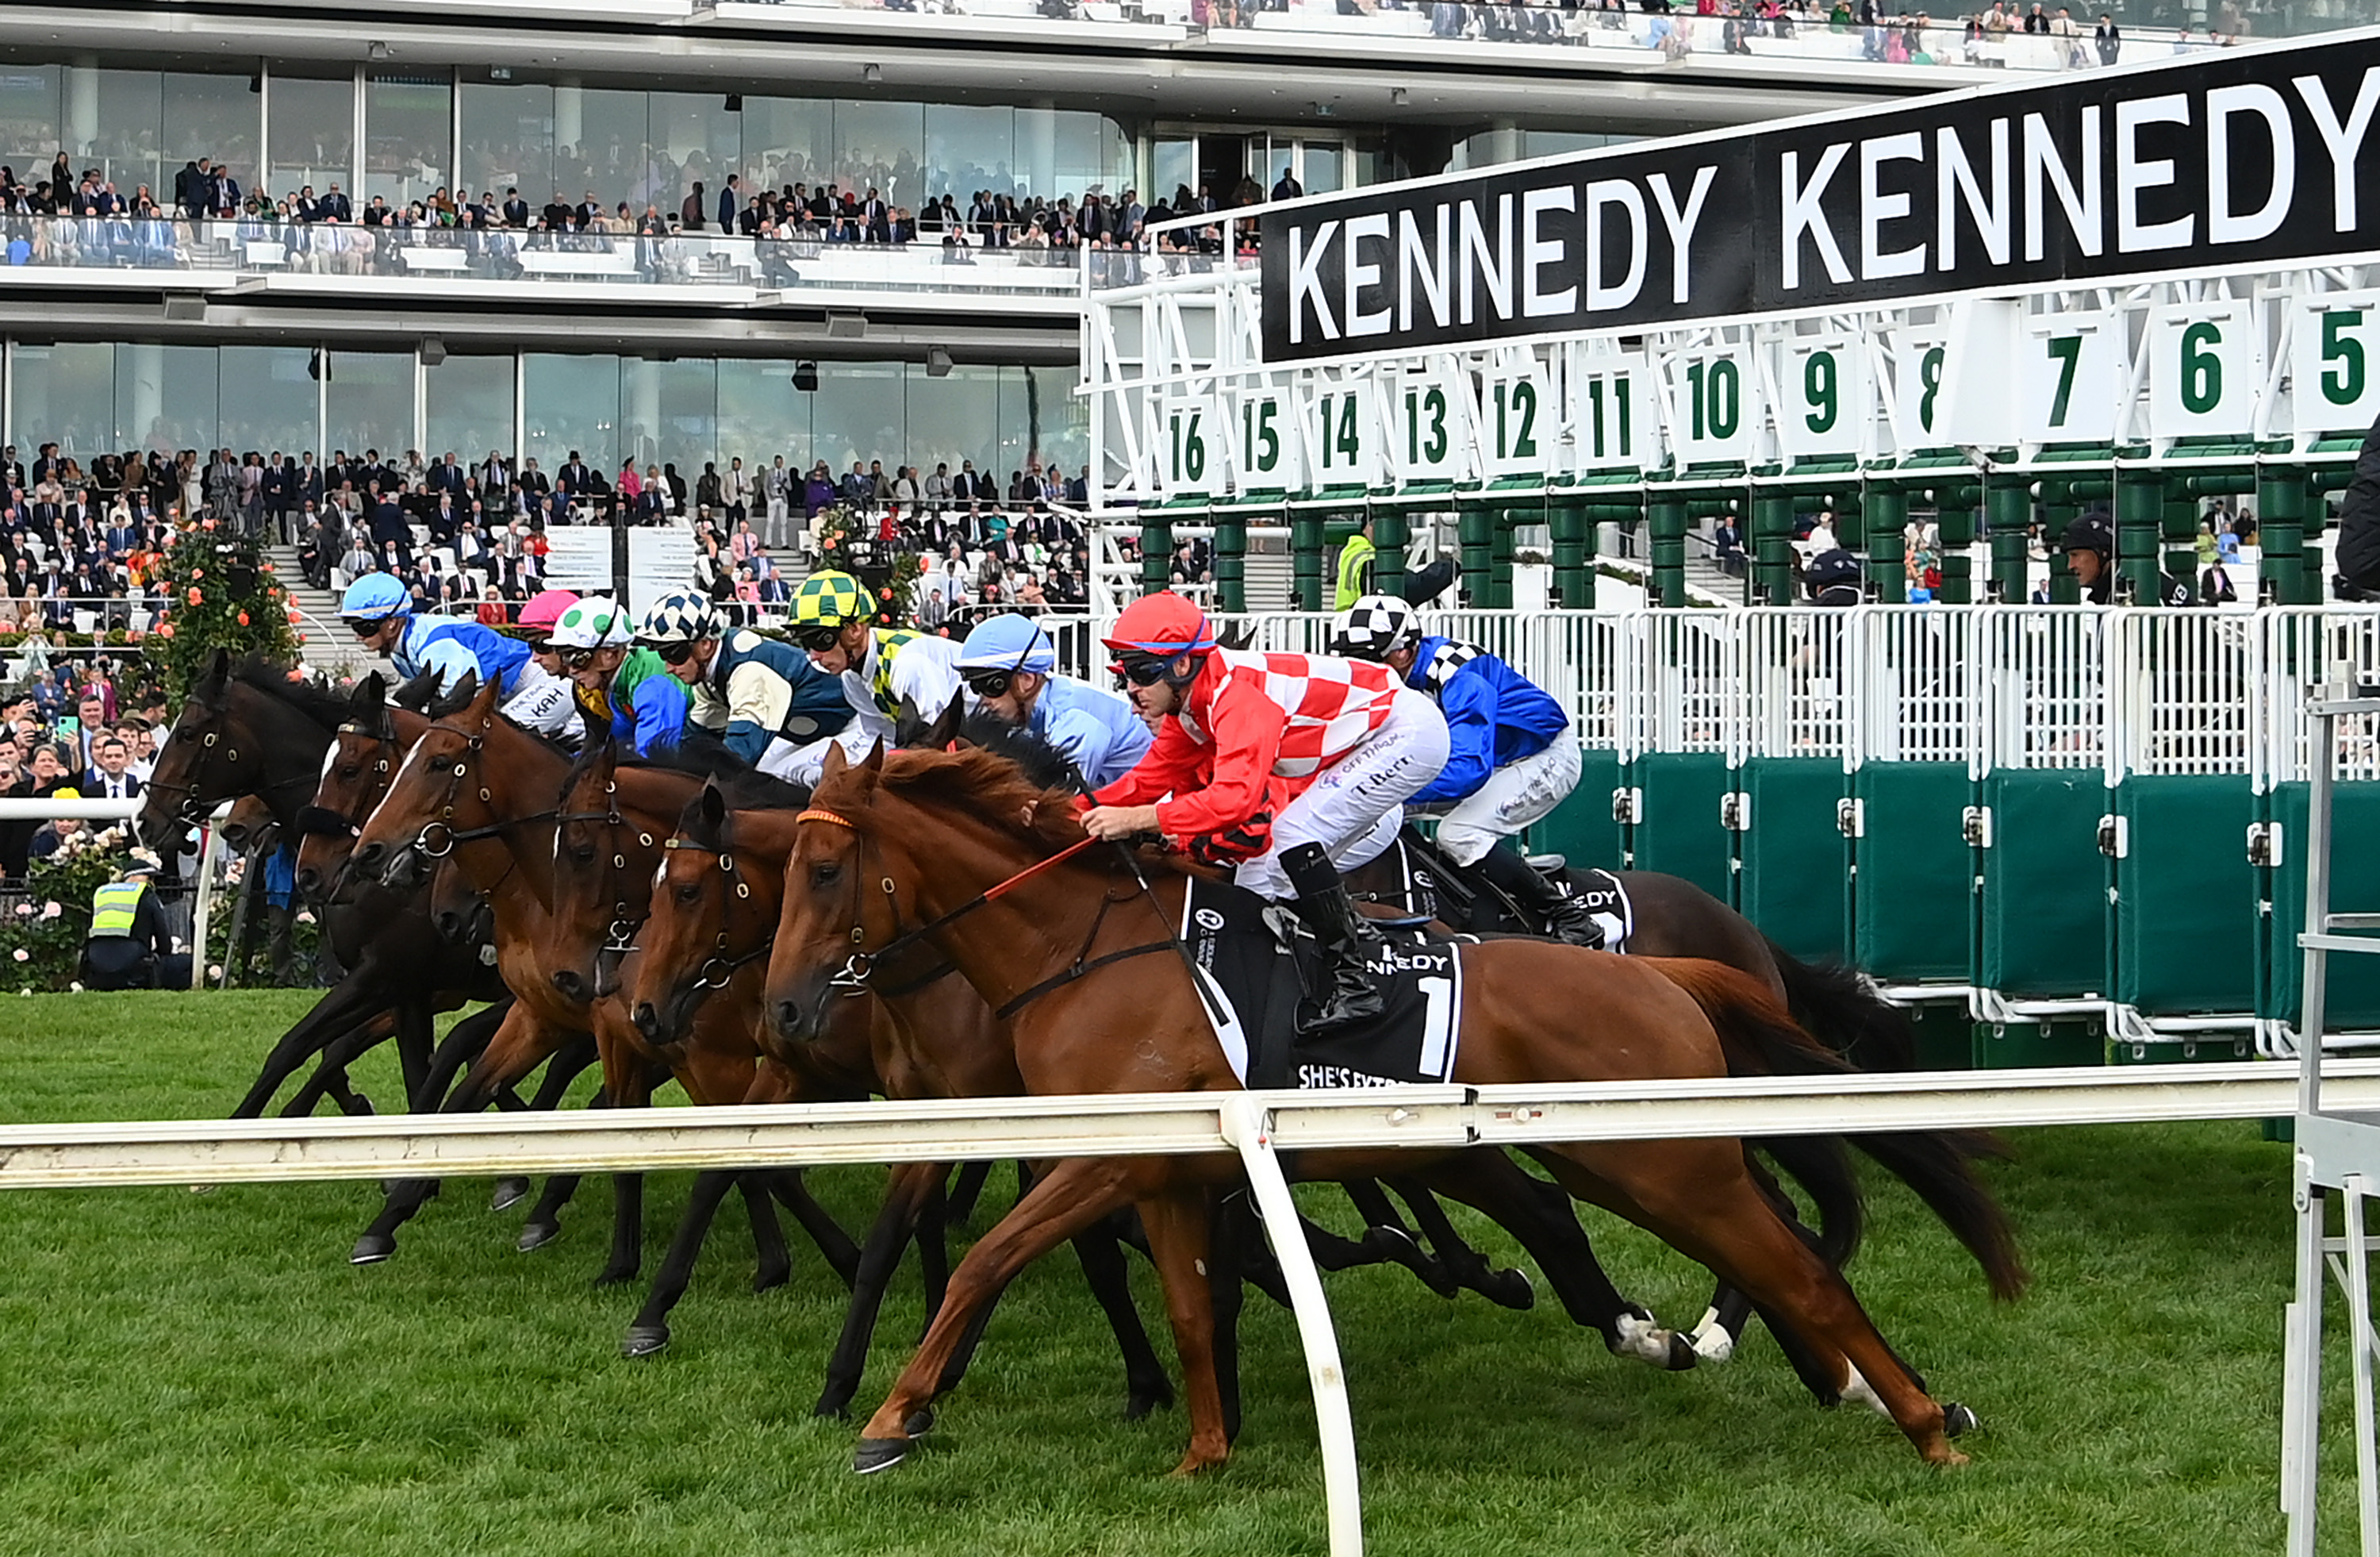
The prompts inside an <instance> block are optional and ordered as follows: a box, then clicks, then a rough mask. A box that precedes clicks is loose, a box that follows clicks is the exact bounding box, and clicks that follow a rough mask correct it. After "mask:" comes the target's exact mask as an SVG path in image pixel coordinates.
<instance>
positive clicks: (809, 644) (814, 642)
mask: <svg viewBox="0 0 2380 1557" xmlns="http://www.w3.org/2000/svg"><path fill="white" fill-rule="evenodd" d="M793 639H794V647H795V648H796V649H801V650H806V651H808V652H810V653H813V654H822V653H824V652H826V651H828V650H830V649H832V648H833V647H834V646H835V645H836V644H837V643H839V642H841V641H842V639H843V626H842V624H841V623H829V622H820V623H818V624H817V625H816V626H807V627H795V629H794V632H793Z"/></svg>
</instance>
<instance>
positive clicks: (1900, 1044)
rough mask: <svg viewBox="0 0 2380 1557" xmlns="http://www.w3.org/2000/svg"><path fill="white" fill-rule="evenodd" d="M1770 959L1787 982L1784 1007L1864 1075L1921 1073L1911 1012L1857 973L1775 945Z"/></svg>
mask: <svg viewBox="0 0 2380 1557" xmlns="http://www.w3.org/2000/svg"><path fill="white" fill-rule="evenodd" d="M1768 955H1769V956H1770V957H1771V958H1772V959H1773V960H1774V961H1775V962H1776V964H1777V973H1778V977H1779V978H1780V979H1783V980H1784V983H1785V1004H1787V1005H1788V1006H1790V1007H1791V1009H1792V1012H1793V1019H1794V1020H1795V1021H1797V1022H1799V1023H1801V1024H1802V1026H1803V1028H1806V1029H1807V1030H1808V1031H1809V1033H1810V1035H1811V1036H1812V1037H1814V1038H1815V1039H1817V1040H1818V1041H1819V1042H1821V1043H1824V1044H1825V1045H1826V1046H1827V1047H1828V1048H1829V1049H1832V1050H1833V1051H1834V1052H1836V1053H1838V1054H1840V1055H1841V1056H1842V1057H1843V1058H1845V1059H1847V1060H1849V1061H1850V1062H1851V1063H1852V1064H1855V1065H1857V1066H1858V1067H1859V1068H1860V1069H1862V1070H1865V1071H1906V1070H1915V1069H1916V1068H1917V1035H1916V1033H1915V1032H1913V1031H1912V1030H1911V1025H1910V1020H1909V1013H1908V1012H1906V1011H1905V1010H1903V1009H1901V1008H1900V1006H1898V1005H1895V1004H1892V1003H1891V1002H1889V1001H1887V1000H1883V999H1880V998H1878V997H1877V995H1876V991H1874V990H1872V989H1870V988H1869V987H1868V983H1867V980H1866V979H1864V978H1863V977H1861V975H1860V971H1859V969H1857V968H1855V967H1843V966H1842V965H1841V964H1840V963H1831V962H1825V963H1807V962H1800V961H1797V960H1796V959H1795V958H1793V957H1792V956H1791V955H1789V954H1788V953H1787V952H1786V951H1785V949H1784V948H1783V947H1781V946H1779V945H1778V944H1777V943H1776V942H1774V941H1771V942H1769V943H1768Z"/></svg>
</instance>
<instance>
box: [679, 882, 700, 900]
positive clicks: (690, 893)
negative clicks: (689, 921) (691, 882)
mask: <svg viewBox="0 0 2380 1557" xmlns="http://www.w3.org/2000/svg"><path fill="white" fill-rule="evenodd" d="M677 900H678V901H679V902H680V903H698V902H700V901H701V900H702V889H701V888H700V887H698V886H685V887H680V888H678V889H677Z"/></svg>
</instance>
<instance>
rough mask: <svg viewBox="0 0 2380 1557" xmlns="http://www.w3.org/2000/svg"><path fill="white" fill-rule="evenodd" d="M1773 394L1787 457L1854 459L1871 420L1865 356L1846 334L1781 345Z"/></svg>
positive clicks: (1872, 411)
mask: <svg viewBox="0 0 2380 1557" xmlns="http://www.w3.org/2000/svg"><path fill="white" fill-rule="evenodd" d="M1777 383H1778V389H1777V392H1778V394H1779V395H1781V396H1782V397H1783V404H1781V405H1780V406H1779V407H1778V412H1777V436H1778V440H1779V442H1780V443H1782V444H1784V446H1785V452H1786V453H1787V454H1789V455H1821V454H1859V453H1862V452H1863V449H1862V443H1863V439H1864V434H1865V433H1866V432H1867V430H1868V428H1869V427H1870V426H1871V425H1872V424H1873V423H1874V422H1875V420H1876V407H1875V402H1874V395H1873V393H1872V391H1871V390H1870V389H1869V387H1868V371H1867V352H1866V350H1865V349H1864V347H1862V346H1861V344H1860V343H1859V342H1858V341H1856V340H1853V339H1852V338H1851V337H1850V336H1848V335H1811V336H1802V337H1798V338H1795V339H1791V340H1788V341H1786V342H1785V343H1784V344H1783V347H1782V355H1781V359H1780V361H1779V373H1778V381H1777Z"/></svg>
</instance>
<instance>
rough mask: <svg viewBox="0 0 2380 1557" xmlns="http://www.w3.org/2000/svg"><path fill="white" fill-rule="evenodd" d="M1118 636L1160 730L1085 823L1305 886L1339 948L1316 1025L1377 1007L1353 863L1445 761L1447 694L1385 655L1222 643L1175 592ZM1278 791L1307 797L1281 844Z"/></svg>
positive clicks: (1328, 944)
mask: <svg viewBox="0 0 2380 1557" xmlns="http://www.w3.org/2000/svg"><path fill="white" fill-rule="evenodd" d="M1104 641H1105V642H1106V644H1107V646H1108V647H1109V648H1110V649H1111V650H1113V651H1115V655H1116V663H1115V670H1116V673H1117V674H1118V675H1122V676H1123V678H1124V680H1125V682H1126V683H1128V684H1129V685H1128V691H1127V695H1128V696H1129V697H1130V698H1131V699H1132V702H1133V706H1134V707H1135V709H1137V710H1139V711H1140V715H1141V717H1142V718H1143V719H1144V720H1147V721H1149V722H1150V723H1151V724H1155V725H1156V728H1157V738H1156V740H1155V742H1154V743H1152V744H1151V745H1150V747H1149V748H1148V755H1147V756H1146V757H1144V758H1142V759H1141V760H1140V763H1139V765H1138V766H1137V767H1135V768H1134V769H1133V771H1132V772H1129V773H1126V774H1125V775H1124V776H1123V778H1121V779H1119V780H1117V781H1116V782H1115V783H1114V784H1111V785H1108V786H1107V787H1106V788H1105V789H1102V790H1100V791H1099V793H1098V795H1097V796H1095V797H1094V798H1095V799H1096V800H1097V802H1098V804H1097V805H1096V806H1095V807H1094V809H1091V810H1090V811H1088V812H1087V813H1086V814H1085V815H1084V818H1083V825H1084V826H1085V827H1086V828H1087V829H1088V830H1089V831H1090V832H1091V833H1094V834H1095V835H1097V836H1099V837H1102V838H1123V837H1129V836H1130V835H1132V834H1133V833H1152V832H1154V833H1164V834H1165V835H1166V836H1167V837H1169V838H1172V839H1176V840H1180V841H1182V842H1184V844H1185V845H1189V846H1190V847H1191V851H1192V852H1193V853H1194V854H1196V855H1199V856H1200V857H1201V858H1209V859H1217V858H1228V857H1231V856H1233V855H1237V856H1241V857H1243V858H1240V859H1239V863H1238V866H1237V869H1236V872H1235V874H1236V879H1237V880H1238V882H1239V883H1240V885H1242V886H1244V887H1246V888H1248V889H1249V890H1251V891H1253V892H1256V893H1257V894H1260V895H1262V896H1265V897H1269V898H1274V899H1276V900H1278V899H1281V898H1284V897H1290V896H1292V895H1293V896H1294V898H1295V902H1296V908H1297V913H1298V917H1299V918H1302V919H1304V920H1305V923H1306V925H1307V927H1308V928H1309V929H1311V930H1312V931H1314V934H1315V938H1316V939H1317V940H1318V941H1319V942H1320V943H1322V946H1323V949H1324V951H1325V952H1326V953H1327V954H1328V956H1329V968H1330V993H1329V995H1328V996H1327V997H1326V998H1325V999H1323V1000H1322V1001H1321V1002H1320V1003H1319V1009H1318V1010H1317V1011H1316V1012H1315V1013H1314V1016H1313V1019H1312V1021H1311V1022H1310V1023H1308V1024H1307V1026H1309V1027H1312V1028H1323V1027H1331V1026H1337V1025H1340V1024H1342V1023H1348V1022H1357V1021H1364V1020H1368V1019H1370V1018H1372V1017H1375V1016H1378V1015H1379V1014H1380V1012H1381V1010H1382V1008H1383V1002H1382V1000H1381V997H1380V992H1379V991H1378V989H1377V988H1375V987H1374V986H1373V984H1372V981H1371V978H1370V976H1369V975H1368V974H1367V973H1366V970H1365V967H1364V953H1363V947H1362V941H1363V939H1364V937H1365V934H1366V932H1365V931H1364V930H1363V927H1362V925H1361V924H1360V922H1359V921H1358V919H1357V918H1356V915H1355V906H1354V904H1353V903H1352V902H1350V901H1349V900H1348V897H1347V889H1346V887H1345V886H1344V885H1343V884H1342V882H1340V880H1339V872H1340V871H1341V870H1346V869H1351V868H1353V867H1354V866H1357V865H1361V864H1363V863H1364V862H1365V861H1366V860H1368V859H1371V858H1375V857H1377V856H1378V854H1379V853H1380V851H1381V850H1383V849H1385V848H1387V847H1388V846H1389V844H1390V841H1391V840H1393V839H1394V838H1395V836H1396V831H1397V828H1398V827H1399V825H1401V824H1402V822H1403V808H1404V803H1405V801H1406V800H1408V799H1410V798H1412V797H1414V796H1415V795H1416V794H1418V793H1419V792H1420V791H1421V789H1422V788H1423V786H1424V785H1427V784H1428V783H1429V781H1430V780H1431V779H1433V778H1435V777H1437V776H1438V772H1439V769H1440V768H1441V767H1443V766H1444V765H1445V763H1446V754H1447V736H1446V721H1445V720H1444V719H1443V718H1441V717H1440V716H1439V712H1438V707H1437V705H1436V704H1434V703H1432V702H1431V701H1430V700H1429V699H1427V698H1426V697H1424V696H1422V695H1421V694H1420V693H1419V692H1415V691H1413V690H1412V689H1410V688H1408V687H1403V686H1400V685H1399V684H1398V682H1397V678H1396V677H1395V676H1394V675H1390V673H1389V672H1388V671H1387V670H1386V669H1385V668H1383V667H1381V666H1379V665H1369V664H1365V663H1360V662H1358V661H1354V660H1342V659H1333V658H1330V657H1327V656H1324V655H1319V654H1251V653H1242V652H1239V651H1233V650H1226V649H1221V648H1219V647H1217V645H1216V642H1215V635H1214V633H1213V632H1212V631H1211V630H1210V629H1209V628H1208V625H1207V618H1206V616H1205V614H1203V613H1201V612H1200V611H1199V609H1198V608H1197V607H1196V605H1193V604H1192V603H1191V602H1189V601H1187V600H1184V598H1183V597H1182V596H1180V595H1177V594H1174V593H1172V591H1170V590H1167V591H1163V592H1160V593H1158V594H1153V595H1144V596H1142V597H1141V598H1140V599H1139V600H1136V601H1135V602H1132V604H1130V605H1128V606H1126V607H1125V608H1124V611H1123V615H1121V616H1119V617H1117V618H1116V625H1115V635H1114V636H1113V637H1112V638H1110V639H1105V640H1104ZM1277 794H1285V795H1290V796H1293V798H1291V799H1289V801H1288V802H1287V804H1285V805H1282V806H1281V807H1280V808H1279V811H1278V814H1276V815H1273V816H1271V817H1270V818H1269V821H1270V824H1271V825H1270V841H1269V846H1268V845H1265V844H1264V843H1263V842H1262V840H1263V839H1264V837H1265V823H1266V821H1267V820H1268V818H1267V815H1266V812H1267V808H1268V802H1269V798H1270V797H1273V796H1275V795H1277ZM1160 797H1164V798H1162V799H1160ZM1250 856H1252V857H1253V858H1247V857H1250Z"/></svg>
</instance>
